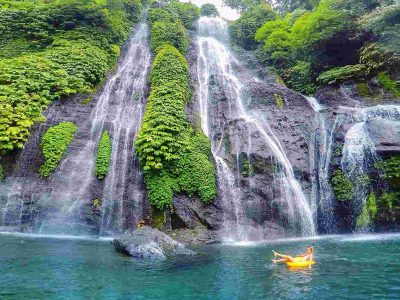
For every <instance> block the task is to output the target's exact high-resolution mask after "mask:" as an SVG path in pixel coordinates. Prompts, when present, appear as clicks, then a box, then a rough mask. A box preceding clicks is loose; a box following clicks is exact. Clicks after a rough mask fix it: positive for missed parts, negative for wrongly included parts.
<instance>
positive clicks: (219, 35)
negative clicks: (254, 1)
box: [197, 17, 315, 240]
mask: <svg viewBox="0 0 400 300" xmlns="http://www.w3.org/2000/svg"><path fill="white" fill-rule="evenodd" d="M228 36H229V35H228V27H227V24H226V22H225V21H223V20H222V19H221V18H218V17H215V18H209V17H201V18H200V20H199V24H198V37H197V46H198V51H199V54H198V74H197V75H198V81H199V91H198V95H199V105H200V115H201V125H202V128H203V131H204V133H205V134H206V135H207V136H208V137H210V138H211V141H212V143H213V145H212V151H213V155H214V157H215V160H216V163H217V171H218V180H219V184H220V190H221V196H222V202H223V205H224V211H225V212H224V215H225V216H224V229H225V235H226V237H228V238H231V239H236V240H246V239H249V238H253V237H254V235H252V237H250V236H249V235H248V234H247V233H248V230H249V229H248V227H249V225H250V224H249V222H248V220H247V218H246V213H245V204H246V203H245V202H246V199H244V198H243V195H242V193H241V190H240V188H239V187H238V184H237V180H238V179H237V178H235V174H234V173H233V172H232V171H231V170H230V168H229V166H228V164H227V163H226V162H225V161H224V159H223V158H222V156H221V155H220V154H219V153H220V152H221V147H222V140H221V142H219V143H215V139H214V136H215V135H216V134H220V133H221V131H219V132H217V129H215V128H217V127H218V126H216V124H214V121H213V119H212V118H210V115H212V114H215V113H217V114H220V115H222V117H223V119H226V118H227V119H230V120H233V119H237V120H242V121H244V123H245V127H246V131H247V134H248V139H247V140H250V142H251V138H252V133H253V132H258V133H259V134H260V135H261V136H262V138H263V140H264V142H265V144H266V145H267V146H268V147H269V148H270V149H271V151H272V153H273V155H274V157H275V159H276V162H277V164H278V165H279V166H280V169H281V170H280V172H278V174H276V175H275V177H276V178H275V180H276V183H277V184H278V185H279V187H280V190H281V194H282V196H281V199H280V201H283V202H286V203H285V205H284V206H285V207H286V208H287V211H286V212H284V214H286V215H288V219H289V220H288V221H289V227H290V229H292V230H295V231H297V232H298V233H300V234H302V235H313V234H315V228H314V221H313V215H312V211H311V208H310V205H309V203H308V201H307V199H306V198H305V196H304V194H303V192H302V189H301V187H300V184H299V182H298V181H297V180H296V179H295V176H294V172H293V168H292V166H291V164H290V162H289V160H288V158H287V157H286V155H285V153H284V151H283V148H282V147H281V145H280V143H279V140H278V139H277V138H276V136H275V135H274V133H273V131H272V130H271V128H270V126H269V124H268V122H267V121H266V120H265V117H263V116H260V115H259V114H257V113H256V112H252V111H247V110H246V109H245V106H244V103H243V100H242V90H243V84H242V83H241V80H240V78H239V77H238V76H239V74H237V72H236V70H235V68H236V67H237V66H238V65H239V62H238V61H237V60H236V59H235V58H234V56H233V54H232V52H231V51H230V49H229V47H228V46H227V43H228V40H229V39H228ZM216 80H220V81H222V87H220V88H221V89H223V92H224V95H225V97H226V99H227V100H226V101H227V108H226V110H225V111H217V112H215V111H212V112H210V106H212V104H213V99H211V95H210V81H216ZM224 125H225V124H223V125H222V127H224ZM250 144H251V143H250ZM250 144H249V145H248V149H250V147H251V146H250ZM248 151H249V150H248ZM282 213H283V212H282ZM260 235H261V234H260Z"/></svg>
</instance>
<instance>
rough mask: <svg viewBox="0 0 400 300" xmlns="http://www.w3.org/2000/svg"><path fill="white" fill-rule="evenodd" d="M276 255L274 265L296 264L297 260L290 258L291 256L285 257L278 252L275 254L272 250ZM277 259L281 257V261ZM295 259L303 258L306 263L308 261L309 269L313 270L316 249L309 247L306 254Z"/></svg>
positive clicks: (273, 260)
mask: <svg viewBox="0 0 400 300" xmlns="http://www.w3.org/2000/svg"><path fill="white" fill-rule="evenodd" d="M272 252H273V253H274V256H275V259H272V262H273V263H275V264H276V263H280V262H288V261H289V262H295V258H294V257H292V256H290V255H284V254H280V253H278V252H275V251H274V250H272ZM277 257H281V258H280V259H276V258H277ZM295 257H303V259H304V260H305V261H308V268H309V269H311V263H312V261H313V260H314V247H313V246H308V247H307V251H306V253H303V254H299V255H296V256H295Z"/></svg>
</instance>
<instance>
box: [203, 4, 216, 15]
mask: <svg viewBox="0 0 400 300" xmlns="http://www.w3.org/2000/svg"><path fill="white" fill-rule="evenodd" d="M200 14H201V15H202V16H207V17H215V16H218V10H217V8H216V7H215V5H214V4H210V3H206V4H203V5H202V6H201V8H200Z"/></svg>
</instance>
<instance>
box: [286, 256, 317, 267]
mask: <svg viewBox="0 0 400 300" xmlns="http://www.w3.org/2000/svg"><path fill="white" fill-rule="evenodd" d="M308 264H309V261H308V260H305V259H304V257H295V258H294V261H287V262H286V265H287V266H288V267H290V268H305V267H308ZM314 264H315V261H313V260H312V261H311V265H314Z"/></svg>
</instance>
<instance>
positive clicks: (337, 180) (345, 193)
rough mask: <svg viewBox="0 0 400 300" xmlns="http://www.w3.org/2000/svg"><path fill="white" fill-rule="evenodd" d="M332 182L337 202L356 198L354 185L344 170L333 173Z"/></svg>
mask: <svg viewBox="0 0 400 300" xmlns="http://www.w3.org/2000/svg"><path fill="white" fill-rule="evenodd" d="M331 182H332V186H333V192H334V193H335V196H336V199H337V200H339V201H348V200H352V199H353V198H354V187H353V184H352V182H351V181H350V179H349V178H348V177H347V175H346V174H344V172H343V171H342V170H336V171H335V172H334V173H333V175H332V177H331Z"/></svg>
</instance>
